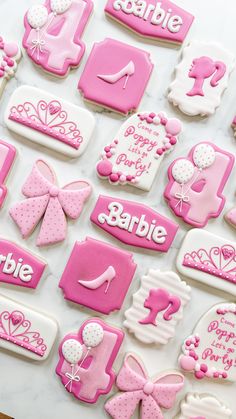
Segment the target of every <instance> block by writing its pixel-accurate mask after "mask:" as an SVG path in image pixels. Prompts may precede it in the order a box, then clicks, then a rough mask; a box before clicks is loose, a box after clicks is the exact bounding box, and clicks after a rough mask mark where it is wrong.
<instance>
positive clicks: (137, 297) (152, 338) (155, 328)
mask: <svg viewBox="0 0 236 419" xmlns="http://www.w3.org/2000/svg"><path fill="white" fill-rule="evenodd" d="M190 293H191V288H190V287H189V286H188V285H186V283H185V282H183V281H181V279H180V277H179V276H178V275H177V274H175V273H174V272H161V271H159V270H154V269H149V271H148V273H147V275H144V276H143V277H142V279H141V287H140V289H139V290H138V292H136V294H134V296H133V304H132V306H131V307H130V308H129V309H128V310H127V311H126V312H125V321H124V326H125V327H127V329H128V330H129V331H130V332H132V333H134V335H135V337H136V338H137V339H139V340H141V341H142V342H144V343H160V344H166V343H167V342H168V341H169V339H171V338H172V337H173V336H174V335H175V328H176V326H177V323H178V322H179V321H180V320H181V319H182V317H183V309H184V306H185V305H186V304H187V303H188V302H189V301H190Z"/></svg>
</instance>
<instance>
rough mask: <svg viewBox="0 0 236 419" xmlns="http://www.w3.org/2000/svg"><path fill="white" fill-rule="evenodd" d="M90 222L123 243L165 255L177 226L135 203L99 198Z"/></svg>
mask: <svg viewBox="0 0 236 419" xmlns="http://www.w3.org/2000/svg"><path fill="white" fill-rule="evenodd" d="M90 219H91V221H92V222H93V223H94V224H96V225H97V226H98V227H100V228H102V229H103V230H105V231H106V232H108V233H109V234H111V235H112V236H114V237H116V238H117V239H118V240H120V241H122V242H123V243H125V244H128V245H131V246H137V247H142V248H146V249H151V250H156V251H160V252H167V251H168V250H169V248H170V246H171V244H172V242H173V240H174V238H175V235H176V233H177V230H178V228H179V226H178V224H176V223H174V222H173V221H171V220H170V219H168V218H166V217H164V216H163V215H160V214H159V213H157V212H156V211H154V210H153V209H151V208H149V207H147V206H146V205H144V204H140V203H138V202H133V201H126V200H123V199H118V198H112V197H109V196H102V195H100V196H99V198H98V200H97V203H96V206H95V208H94V210H93V212H92V214H91V217H90Z"/></svg>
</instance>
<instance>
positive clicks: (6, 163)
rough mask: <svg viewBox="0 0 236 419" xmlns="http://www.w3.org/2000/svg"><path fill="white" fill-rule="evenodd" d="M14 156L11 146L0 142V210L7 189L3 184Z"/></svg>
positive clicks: (14, 151) (13, 148) (13, 149)
mask: <svg viewBox="0 0 236 419" xmlns="http://www.w3.org/2000/svg"><path fill="white" fill-rule="evenodd" d="M15 156H16V149H15V147H14V146H13V145H11V144H8V143H6V142H5V141H2V140H0V208H1V207H2V205H3V202H4V200H5V198H6V195H7V188H6V186H5V185H4V182H5V180H6V178H7V176H8V174H9V172H10V170H11V167H12V165H13V163H14V160H15Z"/></svg>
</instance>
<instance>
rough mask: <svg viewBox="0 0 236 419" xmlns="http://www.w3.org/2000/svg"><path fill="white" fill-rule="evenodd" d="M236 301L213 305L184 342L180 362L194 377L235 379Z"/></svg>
mask: <svg viewBox="0 0 236 419" xmlns="http://www.w3.org/2000/svg"><path fill="white" fill-rule="evenodd" d="M235 348H236V304H234V303H221V304H217V305H215V306H214V307H212V308H211V309H210V310H209V311H208V312H207V313H206V314H205V315H204V316H203V317H202V318H201V319H200V321H199V323H198V324H197V326H196V328H195V329H194V331H193V334H192V335H191V336H189V337H188V338H187V339H186V340H185V341H184V344H183V347H182V352H183V354H182V355H181V356H180V358H179V364H180V366H181V368H182V369H183V370H185V371H189V372H193V373H194V376H195V378H197V379H203V378H206V377H207V378H212V379H216V380H222V379H223V380H229V381H235V380H236V356H235Z"/></svg>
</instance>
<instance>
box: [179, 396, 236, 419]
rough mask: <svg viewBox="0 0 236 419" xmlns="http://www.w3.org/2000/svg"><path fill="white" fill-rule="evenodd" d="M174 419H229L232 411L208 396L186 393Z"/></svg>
mask: <svg viewBox="0 0 236 419" xmlns="http://www.w3.org/2000/svg"><path fill="white" fill-rule="evenodd" d="M180 408H181V412H180V413H179V414H178V415H177V416H176V418H175V419H189V418H191V419H199V418H201V419H204V418H205V419H230V418H231V415H232V411H231V410H230V409H229V408H228V407H226V406H225V405H224V404H223V403H222V402H220V401H219V400H217V399H216V397H214V396H211V395H210V394H197V393H195V394H194V393H188V394H187V396H186V398H185V400H183V401H182V402H181V405H180Z"/></svg>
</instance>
